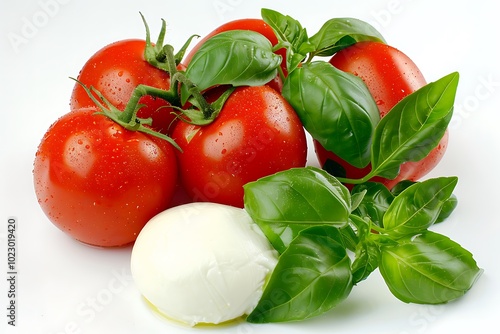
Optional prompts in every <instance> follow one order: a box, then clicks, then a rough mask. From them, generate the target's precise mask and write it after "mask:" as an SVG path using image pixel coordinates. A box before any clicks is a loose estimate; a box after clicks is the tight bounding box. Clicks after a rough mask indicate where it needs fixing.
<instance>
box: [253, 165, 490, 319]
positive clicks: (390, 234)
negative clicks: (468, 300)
mask: <svg viewBox="0 0 500 334" xmlns="http://www.w3.org/2000/svg"><path fill="white" fill-rule="evenodd" d="M457 182H458V179H457V178H456V177H439V178H434V179H428V180H425V181H421V182H403V183H402V184H401V185H399V186H398V187H396V188H395V189H397V190H394V191H392V192H391V191H390V190H389V189H387V188H385V186H383V185H382V184H375V183H373V184H372V183H365V184H363V185H359V186H356V187H355V188H354V189H353V190H352V192H349V191H347V188H345V187H344V186H343V185H342V184H341V183H340V182H339V181H338V180H337V179H336V178H335V177H333V176H331V175H330V174H328V173H327V172H326V171H324V170H322V169H319V168H315V167H304V168H294V169H290V170H287V171H283V172H279V173H276V174H274V175H271V176H267V177H265V178H262V179H260V180H257V181H255V182H251V183H249V184H247V185H245V209H246V210H247V212H248V213H249V214H250V216H251V217H252V218H253V219H254V221H255V222H256V223H257V224H258V225H259V226H260V227H261V229H262V231H263V232H264V234H265V235H266V236H267V237H268V239H269V240H271V242H272V244H273V245H274V246H275V247H276V249H277V250H278V251H279V252H280V254H281V255H280V258H279V261H278V265H277V267H276V269H275V271H274V272H273V274H272V276H271V278H270V280H269V282H268V284H267V285H266V287H265V290H264V294H263V297H262V298H261V300H260V301H259V304H258V305H257V307H256V308H255V309H254V311H253V312H252V313H251V314H250V315H249V317H248V319H247V320H248V321H249V322H258V323H264V322H283V321H296V320H302V319H306V318H309V317H313V316H317V315H320V314H322V313H325V312H327V311H329V310H331V309H332V308H333V307H334V306H335V305H338V304H339V303H340V302H341V301H343V300H344V299H345V298H347V297H348V295H349V293H350V292H351V289H352V287H353V286H354V285H355V284H358V283H360V282H361V281H363V280H365V279H367V278H368V277H369V276H370V274H371V273H372V272H373V271H374V270H376V269H377V268H379V270H380V272H381V274H382V276H383V278H384V280H385V283H386V284H387V286H388V288H389V290H390V291H391V292H392V293H393V295H394V296H395V297H396V298H398V299H400V300H402V301H404V302H412V303H425V304H440V303H446V302H448V301H451V300H454V299H456V298H458V297H460V296H462V295H463V294H465V293H466V292H467V291H468V290H469V289H470V288H471V287H472V286H473V284H474V283H475V281H476V280H477V279H478V277H479V276H480V274H481V272H482V270H481V269H480V268H479V267H478V265H477V264H476V262H475V260H474V259H473V257H472V255H471V253H470V252H469V251H467V250H466V249H464V248H463V247H462V246H460V245H459V244H458V243H456V242H454V241H452V240H450V239H449V238H447V237H445V236H443V235H440V234H437V233H435V232H432V231H430V230H429V228H431V227H432V226H433V224H435V223H437V222H441V221H442V220H444V219H445V217H448V216H449V215H450V214H451V212H452V211H453V208H454V207H455V205H454V204H456V198H455V197H454V195H453V190H454V189H455V186H456V185H457ZM450 203H451V205H450ZM348 250H351V251H352V252H347V251H348ZM351 257H352V258H351Z"/></svg>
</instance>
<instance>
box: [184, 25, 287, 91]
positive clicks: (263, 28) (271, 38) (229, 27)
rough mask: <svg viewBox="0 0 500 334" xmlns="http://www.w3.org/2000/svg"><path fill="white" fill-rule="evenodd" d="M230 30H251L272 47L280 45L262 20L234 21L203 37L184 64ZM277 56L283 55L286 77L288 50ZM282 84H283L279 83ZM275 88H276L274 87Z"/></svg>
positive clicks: (271, 30) (280, 50)
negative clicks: (202, 48)
mask: <svg viewBox="0 0 500 334" xmlns="http://www.w3.org/2000/svg"><path fill="white" fill-rule="evenodd" d="M230 30H251V31H255V32H258V33H259V34H261V35H263V36H264V37H266V38H267V39H268V40H269V41H270V42H271V44H272V45H276V44H278V38H277V37H276V35H275V34H274V31H273V29H272V28H271V27H270V26H269V25H268V24H267V23H266V22H264V21H263V20H262V19H239V20H234V21H230V22H226V23H224V24H222V25H221V26H219V27H218V28H216V29H215V30H214V31H212V32H211V33H209V34H208V35H206V36H205V37H203V38H202V39H201V40H200V41H199V42H198V43H197V44H196V45H195V46H194V48H193V49H192V50H191V51H190V52H189V53H188V54H187V55H186V56H185V57H184V60H183V62H182V63H183V64H185V65H188V64H189V62H190V61H191V59H192V58H193V56H194V54H195V53H196V51H198V49H199V48H200V47H201V46H202V45H203V43H205V42H206V41H207V40H208V39H209V38H211V37H213V36H215V35H217V34H220V33H221V32H224V31H230ZM276 54H279V55H281V57H282V58H283V61H282V62H281V68H282V70H283V73H284V74H285V75H286V73H287V69H286V49H284V48H283V49H279V50H277V51H276ZM280 81H281V80H280ZM279 84H281V83H279ZM273 88H274V87H273ZM278 91H280V90H278Z"/></svg>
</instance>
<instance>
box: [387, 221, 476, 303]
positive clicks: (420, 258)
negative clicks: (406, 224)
mask: <svg viewBox="0 0 500 334" xmlns="http://www.w3.org/2000/svg"><path fill="white" fill-rule="evenodd" d="M379 268H380V272H381V274H382V277H383V278H384V280H385V282H386V284H387V286H388V287H389V289H390V291H391V292H392V293H393V294H394V296H396V297H397V298H398V299H400V300H402V301H403V302H406V303H419V304H441V303H446V302H449V301H451V300H454V299H456V298H458V297H460V296H462V295H464V294H465V293H466V292H467V291H468V290H469V289H470V288H471V287H472V286H473V284H474V283H475V282H476V280H477V279H478V278H479V276H480V274H481V273H482V270H481V269H480V268H479V267H478V266H477V264H476V261H475V260H474V259H473V257H472V254H471V253H470V252H469V251H467V250H466V249H464V248H463V247H462V246H460V245H459V244H458V243H456V242H454V241H452V240H450V239H449V238H448V237H445V236H443V235H441V234H438V233H434V232H431V231H426V232H424V233H423V234H420V235H417V236H415V237H407V238H405V239H403V240H401V241H400V243H399V244H398V245H391V246H386V247H383V248H382V254H381V260H380V267H379Z"/></svg>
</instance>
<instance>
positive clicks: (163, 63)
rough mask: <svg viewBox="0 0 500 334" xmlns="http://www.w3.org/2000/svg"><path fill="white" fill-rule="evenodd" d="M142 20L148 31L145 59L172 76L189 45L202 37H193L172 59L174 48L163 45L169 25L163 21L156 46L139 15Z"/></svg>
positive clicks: (144, 21) (143, 19) (143, 20)
mask: <svg viewBox="0 0 500 334" xmlns="http://www.w3.org/2000/svg"><path fill="white" fill-rule="evenodd" d="M139 14H140V15H141V18H142V22H143V23H144V27H145V29H146V48H145V49H144V58H145V59H146V61H147V62H148V63H149V64H151V65H153V66H154V67H156V68H159V69H161V70H164V71H165V72H168V73H170V74H171V75H172V74H173V73H174V72H175V71H176V68H177V66H179V65H180V63H181V61H182V59H183V58H184V55H185V53H186V50H187V48H188V47H189V44H191V41H192V40H193V39H194V38H198V37H200V36H199V35H192V36H191V37H190V38H189V39H188V40H187V41H186V42H185V43H184V45H183V46H182V47H181V49H180V50H179V51H178V52H177V53H176V54H175V55H174V56H173V57H172V56H170V55H171V54H172V53H173V47H172V46H171V45H169V44H166V45H163V43H164V40H165V34H166V32H167V23H166V21H165V20H164V19H162V20H161V21H162V25H161V30H160V34H159V35H158V39H157V41H156V43H155V44H153V43H151V32H150V30H149V26H148V24H147V22H146V19H145V18H144V15H142V13H139Z"/></svg>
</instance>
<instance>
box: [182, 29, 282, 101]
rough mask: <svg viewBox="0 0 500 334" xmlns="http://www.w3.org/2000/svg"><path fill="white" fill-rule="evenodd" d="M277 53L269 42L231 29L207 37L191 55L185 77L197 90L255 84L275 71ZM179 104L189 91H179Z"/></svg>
mask: <svg viewBox="0 0 500 334" xmlns="http://www.w3.org/2000/svg"><path fill="white" fill-rule="evenodd" d="M280 64H281V56H279V55H277V54H275V53H274V52H273V47H272V44H271V42H270V41H269V40H268V39H267V38H266V37H264V36H263V35H261V34H259V33H257V32H254V31H250V30H231V31H225V32H222V33H219V34H217V35H215V36H213V37H212V38H210V39H209V40H207V41H206V42H205V43H204V44H203V45H202V46H201V47H200V49H199V50H198V51H197V52H196V54H195V55H194V56H193V59H192V60H191V62H190V63H189V65H188V67H187V69H186V77H187V78H188V79H189V80H191V81H192V82H193V83H194V84H195V85H196V86H197V87H198V88H199V89H200V90H205V89H207V88H209V87H212V86H215V85H225V84H228V85H233V86H259V85H264V84H265V83H267V82H269V81H270V80H271V79H273V78H275V77H276V75H277V74H278V67H279V66H280ZM181 94H182V95H181V96H182V101H183V104H184V103H185V102H186V101H187V100H188V99H189V97H190V93H189V90H188V87H187V86H186V85H183V86H182V91H181Z"/></svg>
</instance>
